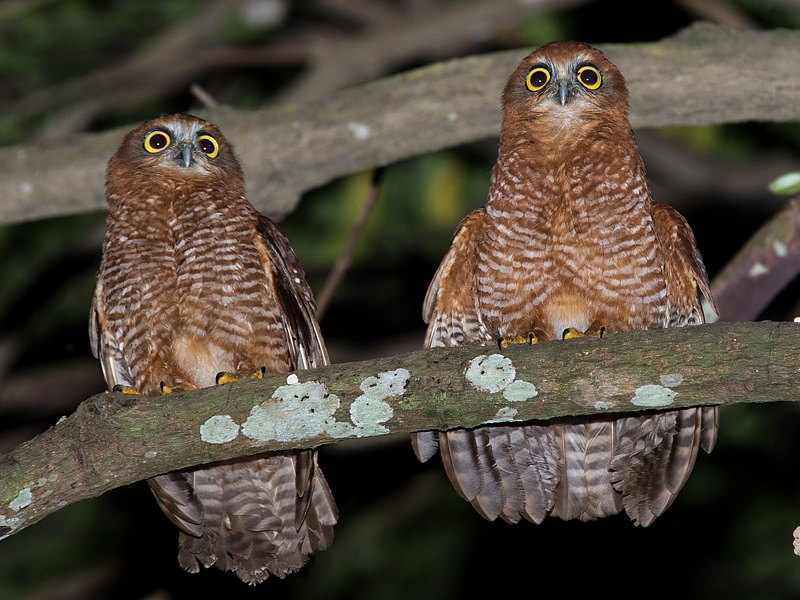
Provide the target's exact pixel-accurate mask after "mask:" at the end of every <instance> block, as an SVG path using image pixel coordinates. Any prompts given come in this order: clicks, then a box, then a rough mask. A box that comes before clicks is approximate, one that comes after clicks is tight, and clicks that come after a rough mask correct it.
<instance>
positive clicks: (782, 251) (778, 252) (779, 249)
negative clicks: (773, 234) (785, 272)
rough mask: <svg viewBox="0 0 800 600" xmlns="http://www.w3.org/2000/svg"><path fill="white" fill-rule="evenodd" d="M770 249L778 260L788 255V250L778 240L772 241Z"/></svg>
mask: <svg viewBox="0 0 800 600" xmlns="http://www.w3.org/2000/svg"><path fill="white" fill-rule="evenodd" d="M772 249H773V250H774V251H775V256H778V257H780V258H783V257H785V256H786V255H787V254H789V249H788V248H787V247H786V244H784V243H783V242H782V241H780V240H772Z"/></svg>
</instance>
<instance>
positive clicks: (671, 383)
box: [658, 373, 683, 388]
mask: <svg viewBox="0 0 800 600" xmlns="http://www.w3.org/2000/svg"><path fill="white" fill-rule="evenodd" d="M658 379H659V381H660V382H661V385H663V386H665V387H671V388H673V387H678V386H679V385H680V384H682V383H683V375H681V374H679V373H667V374H666V375H662V376H661V377H659V378H658Z"/></svg>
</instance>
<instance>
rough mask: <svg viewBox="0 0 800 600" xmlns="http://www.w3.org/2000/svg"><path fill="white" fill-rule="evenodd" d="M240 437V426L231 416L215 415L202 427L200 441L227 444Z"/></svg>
mask: <svg viewBox="0 0 800 600" xmlns="http://www.w3.org/2000/svg"><path fill="white" fill-rule="evenodd" d="M238 435H239V424H238V423H237V422H236V421H234V420H233V418H232V417H231V416H230V415H214V416H213V417H209V418H208V419H206V422H205V423H203V424H202V425H200V439H201V440H203V441H204V442H206V443H208V444H227V443H228V442H232V441H233V440H235V439H236V436H238Z"/></svg>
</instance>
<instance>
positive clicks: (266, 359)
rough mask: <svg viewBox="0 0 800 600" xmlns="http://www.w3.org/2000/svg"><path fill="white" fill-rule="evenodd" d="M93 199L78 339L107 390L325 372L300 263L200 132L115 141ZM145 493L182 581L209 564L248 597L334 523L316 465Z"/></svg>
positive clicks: (219, 148)
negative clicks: (164, 521) (89, 293)
mask: <svg viewBox="0 0 800 600" xmlns="http://www.w3.org/2000/svg"><path fill="white" fill-rule="evenodd" d="M106 199H107V201H108V207H109V215H108V220H107V224H106V234H105V241H104V243H103V258H102V262H101V265H100V270H99V274H98V277H97V287H96V289H95V295H94V301H93V305H92V310H91V323H90V336H91V341H92V349H93V351H94V354H95V356H97V357H98V358H99V359H100V363H101V365H102V368H103V374H104V377H105V379H106V382H107V384H108V386H109V389H124V390H125V391H129V392H138V393H141V394H146V395H158V394H163V393H169V392H170V391H176V392H177V391H186V390H194V389H197V388H203V387H207V386H212V385H215V384H217V383H221V382H223V381H229V380H232V379H237V378H241V377H248V376H251V375H258V374H261V373H269V374H272V373H283V372H287V371H291V370H295V369H309V368H315V367H319V366H322V365H325V364H327V362H328V356H327V351H326V349H325V344H324V342H323V339H322V337H321V334H320V330H319V326H318V324H317V321H316V318H315V303H314V298H313V296H312V293H311V290H310V288H309V287H308V284H307V283H306V280H305V276H304V274H303V271H302V269H301V267H300V264H299V263H298V261H297V258H296V257H295V254H294V252H293V251H292V249H291V247H290V246H289V243H288V241H287V240H286V238H285V237H284V236H283V234H282V233H281V232H280V231H279V230H278V228H277V227H276V225H275V224H274V223H272V222H271V221H270V220H269V219H267V218H266V217H264V216H262V215H260V214H259V213H258V212H257V211H256V210H255V208H253V206H252V205H251V204H250V203H249V202H248V201H247V199H246V198H245V185H244V177H243V174H242V169H241V167H240V165H239V162H238V160H237V158H236V156H235V155H234V152H233V148H232V147H231V145H230V144H229V143H228V141H227V140H226V139H225V137H224V136H223V135H222V133H220V131H219V129H217V127H216V126H215V125H213V124H211V123H208V122H206V121H203V120H201V119H198V118H195V117H192V116H188V115H172V116H166V117H162V118H159V119H155V120H153V121H149V122H147V123H144V124H143V125H141V126H140V127H138V128H137V129H135V130H133V131H131V132H130V133H128V134H127V135H126V136H125V138H124V140H123V141H122V144H121V146H120V147H119V149H118V150H117V152H116V153H115V154H114V156H112V157H111V159H110V160H109V162H108V169H107V171H106ZM148 483H149V484H150V487H151V489H152V491H153V493H154V494H155V497H156V500H157V501H158V504H159V505H160V506H161V508H162V509H163V510H164V512H165V513H166V515H167V516H168V517H169V518H170V520H171V521H172V522H173V523H175V525H177V526H178V528H179V530H180V532H179V553H178V560H179V562H180V564H181V565H182V566H183V567H184V568H185V569H187V570H188V571H191V572H196V571H198V570H199V569H200V565H203V566H206V567H208V566H211V565H214V564H216V565H217V566H218V567H219V568H221V569H225V570H233V571H236V573H237V575H238V576H239V577H240V578H241V579H242V580H243V581H246V582H248V583H257V582H259V581H262V580H263V579H266V578H267V577H268V576H269V574H270V573H272V574H274V575H277V576H279V577H284V576H285V575H286V574H288V573H291V572H293V571H296V570H297V569H299V568H300V567H302V566H303V565H304V564H305V563H306V561H307V560H308V558H309V556H310V555H311V554H312V553H313V552H314V551H315V550H323V549H325V548H326V547H327V546H328V545H329V544H330V543H331V541H332V540H333V525H334V524H335V523H336V520H337V509H336V505H335V503H334V500H333V496H332V494H331V491H330V489H329V488H328V484H327V482H326V481H325V477H324V476H323V474H322V471H321V470H320V468H319V467H318V465H317V453H316V451H311V450H302V451H295V452H280V453H278V452H276V453H268V454H263V455H260V456H258V457H256V458H248V459H243V460H236V461H228V462H225V463H219V464H213V465H209V466H203V467H198V468H195V469H192V470H188V471H181V472H174V473H167V474H164V475H159V476H157V477H153V478H152V479H150V480H148Z"/></svg>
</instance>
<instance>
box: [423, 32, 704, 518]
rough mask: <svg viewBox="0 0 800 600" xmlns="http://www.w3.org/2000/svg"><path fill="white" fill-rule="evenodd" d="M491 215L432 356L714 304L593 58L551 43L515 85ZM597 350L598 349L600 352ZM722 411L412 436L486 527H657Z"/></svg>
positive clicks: (650, 320)
mask: <svg viewBox="0 0 800 600" xmlns="http://www.w3.org/2000/svg"><path fill="white" fill-rule="evenodd" d="M502 113H503V114H502V117H503V118H502V127H501V133H500V145H499V151H498V157H497V162H496V164H495V166H494V169H493V171H492V176H491V182H490V189H489V198H488V200H487V202H486V205H485V206H484V207H482V208H479V209H477V210H475V211H473V212H472V213H470V214H469V215H468V216H467V217H466V218H465V219H464V220H463V221H462V222H461V224H460V226H459V227H458V230H457V231H456V234H455V236H454V238H453V242H452V244H451V246H450V249H449V250H448V252H447V254H446V256H445V257H444V260H443V261H442V263H441V265H440V266H439V269H438V271H437V272H436V274H435V276H434V278H433V281H432V283H431V284H430V287H429V289H428V293H427V296H426V298H425V303H424V309H423V316H424V318H425V320H426V322H428V331H427V337H426V342H425V345H426V346H429V347H434V346H459V345H463V344H496V343H497V342H498V341H499V342H500V343H501V346H504V345H506V344H508V343H519V342H522V341H524V342H536V341H538V340H561V339H565V338H572V337H575V336H583V335H597V336H602V335H604V334H605V333H609V334H611V333H616V332H623V331H635V330H642V329H657V328H663V327H680V326H684V325H696V324H699V323H702V322H703V311H702V308H701V296H702V297H705V298H706V300H707V301H708V303H709V304H710V305H711V306H712V307H713V301H712V299H711V294H710V291H709V285H708V279H707V277H706V272H705V268H704V267H703V263H702V261H701V259H700V255H699V253H698V250H697V246H696V245H695V240H694V237H693V235H692V232H691V230H690V228H689V225H688V224H687V222H686V220H685V219H684V218H683V217H682V216H681V215H680V214H679V213H678V212H677V211H675V210H674V209H672V208H670V207H669V206H666V205H664V204H657V203H655V202H653V199H652V198H651V196H650V190H649V189H648V185H647V181H646V179H645V170H644V165H643V164H642V159H641V157H640V156H639V152H638V150H637V146H636V141H635V139H634V135H633V132H632V131H631V127H630V124H629V122H628V91H627V88H626V85H625V80H624V79H623V77H622V74H621V73H620V72H619V70H618V69H617V68H616V67H615V66H614V65H613V64H612V63H611V62H609V61H608V59H607V58H606V57H605V56H604V55H603V54H602V53H601V52H600V51H599V50H597V49H596V48H593V47H592V46H589V45H587V44H583V43H578V42H554V43H551V44H548V45H546V46H543V47H541V48H539V49H537V50H535V51H534V52H533V53H532V54H530V55H529V56H528V57H527V58H525V59H524V60H523V61H522V62H521V64H520V65H519V66H518V67H517V69H516V70H515V71H514V72H513V73H512V74H511V77H510V78H509V79H508V82H507V84H506V86H505V90H504V92H503V96H502ZM598 343H602V342H601V341H599V342H598ZM717 410H718V409H717V407H713V406H709V407H702V408H687V409H682V410H673V411H665V412H651V413H636V414H619V415H609V416H601V417H598V416H591V417H586V418H578V417H574V418H563V419H553V420H550V421H542V422H536V421H532V422H529V423H527V424H525V425H521V426H516V425H515V426H507V425H491V426H485V427H479V428H477V429H474V430H465V429H459V430H454V431H448V432H434V431H427V432H421V433H418V434H414V435H413V437H412V442H413V446H414V450H415V452H416V454H417V456H418V457H419V458H420V459H421V460H427V459H428V458H430V457H431V456H432V455H433V454H435V452H436V450H437V447H438V448H439V449H440V450H441V454H442V461H443V462H444V466H445V470H446V471H447V474H448V476H449V478H450V480H451V482H452V483H453V485H454V487H455V489H456V490H457V491H458V493H459V494H461V495H462V496H463V497H464V498H466V499H467V500H468V501H470V502H471V503H472V505H473V506H474V507H475V508H476V509H477V510H478V512H480V513H481V514H482V515H483V516H485V517H486V518H488V519H492V520H493V519H496V518H497V517H500V518H502V519H504V520H506V521H508V522H511V523H516V522H517V521H519V520H520V519H521V518H525V519H528V520H530V521H533V522H537V523H538V522H540V521H542V519H544V517H545V516H547V515H553V516H558V517H561V518H562V519H581V520H591V519H596V518H599V517H605V516H607V515H613V514H616V513H619V512H620V511H622V510H624V511H625V512H626V513H627V514H628V515H629V516H630V518H631V519H633V521H634V522H635V523H638V524H641V525H648V524H649V523H651V522H652V521H653V519H655V518H656V517H657V516H659V515H660V514H661V513H662V512H664V510H666V509H667V507H668V506H669V505H670V504H671V503H672V501H673V500H674V499H675V496H676V494H677V493H678V492H679V490H680V489H681V487H683V485H684V483H685V482H686V480H687V478H688V477H689V474H690V472H691V470H692V467H693V466H694V462H695V457H696V456H697V452H698V449H699V448H702V449H704V450H705V451H707V452H710V451H711V449H712V447H713V446H714V443H715V440H716V434H717V419H718V416H717Z"/></svg>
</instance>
